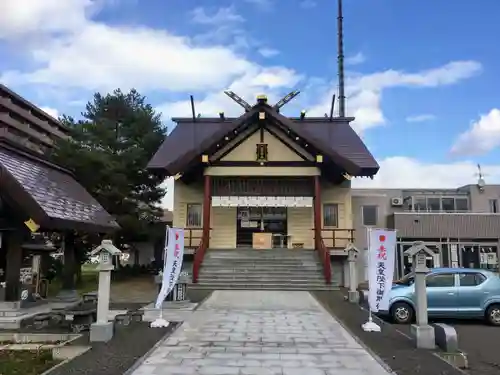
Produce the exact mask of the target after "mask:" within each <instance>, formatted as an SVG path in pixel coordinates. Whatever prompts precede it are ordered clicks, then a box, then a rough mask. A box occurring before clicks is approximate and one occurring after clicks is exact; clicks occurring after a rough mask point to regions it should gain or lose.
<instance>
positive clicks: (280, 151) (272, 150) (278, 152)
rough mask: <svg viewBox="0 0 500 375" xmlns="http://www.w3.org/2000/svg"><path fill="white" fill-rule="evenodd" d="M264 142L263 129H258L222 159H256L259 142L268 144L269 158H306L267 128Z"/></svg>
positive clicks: (300, 159)
mask: <svg viewBox="0 0 500 375" xmlns="http://www.w3.org/2000/svg"><path fill="white" fill-rule="evenodd" d="M262 141H263V142H261V131H260V130H257V131H256V132H255V133H253V134H251V135H250V136H248V137H247V138H246V139H245V140H244V141H243V142H241V143H240V144H239V145H238V146H236V147H234V148H233V149H232V150H231V151H229V153H228V154H226V155H225V156H223V157H222V158H220V159H219V160H220V161H255V160H256V151H257V144H259V143H265V144H267V149H268V156H267V160H268V161H270V162H273V161H293V162H296V161H304V158H303V157H302V156H300V155H298V154H297V152H296V151H295V150H293V149H292V148H291V147H289V146H288V145H285V144H284V143H283V142H282V141H280V140H279V139H278V138H276V137H275V136H274V135H273V134H271V133H269V132H268V131H267V130H264V131H263V139H262Z"/></svg>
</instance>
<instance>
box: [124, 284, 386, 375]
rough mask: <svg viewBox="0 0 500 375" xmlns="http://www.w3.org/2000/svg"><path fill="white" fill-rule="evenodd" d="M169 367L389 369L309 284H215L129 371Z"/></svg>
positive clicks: (376, 374)
mask: <svg viewBox="0 0 500 375" xmlns="http://www.w3.org/2000/svg"><path fill="white" fill-rule="evenodd" d="M152 329H153V328H152ZM171 374H172V375H174V374H183V375H192V374H197V375H198V374H199V375H368V374H370V375H387V374H388V372H387V371H386V370H385V369H384V368H383V367H382V366H381V365H380V364H379V363H378V362H377V361H376V360H375V359H374V358H373V357H371V355H370V354H368V353H367V352H366V350H365V349H363V348H362V347H361V346H360V345H359V344H358V343H357V342H356V340H355V339H354V338H353V337H352V336H351V335H350V334H349V333H347V331H345V330H344V329H343V328H342V327H341V325H340V324H339V323H338V322H337V321H336V320H335V319H333V318H332V317H331V316H330V315H329V314H328V313H327V312H326V310H324V309H323V307H322V306H321V305H320V304H319V303H318V302H317V301H316V300H315V299H314V298H313V297H312V296H311V295H310V294H309V293H308V292H295V291H289V292H281V291H216V292H214V293H213V294H212V296H211V297H210V298H209V299H208V300H207V301H206V302H205V303H204V304H203V305H202V306H200V308H199V309H198V310H197V311H196V312H195V313H194V314H193V315H191V317H190V318H189V320H188V321H186V322H185V323H184V324H183V325H182V326H181V327H180V328H179V329H178V330H177V331H176V332H175V333H174V334H173V335H172V336H170V337H169V338H168V339H167V340H165V341H164V342H162V343H161V344H160V346H159V347H158V348H157V349H155V350H154V351H153V353H152V354H151V355H150V356H149V357H148V358H147V359H146V360H145V361H144V362H143V363H142V364H141V365H140V366H139V367H138V368H137V369H136V371H134V372H133V375H171Z"/></svg>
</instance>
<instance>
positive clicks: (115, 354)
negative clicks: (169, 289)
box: [51, 323, 178, 375]
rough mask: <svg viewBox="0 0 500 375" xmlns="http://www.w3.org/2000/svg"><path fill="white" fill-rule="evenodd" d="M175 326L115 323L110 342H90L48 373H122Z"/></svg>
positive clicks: (117, 374)
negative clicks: (85, 350) (84, 351)
mask: <svg viewBox="0 0 500 375" xmlns="http://www.w3.org/2000/svg"><path fill="white" fill-rule="evenodd" d="M177 326H178V324H174V323H171V324H170V326H169V327H167V328H150V327H149V323H133V324H131V325H129V326H117V327H116V330H115V334H114V336H113V339H112V340H111V341H110V342H108V343H94V344H92V349H90V350H89V351H88V352H86V353H84V354H83V355H81V356H79V357H76V358H75V359H73V360H71V361H69V362H68V363H66V364H64V365H62V366H59V367H58V368H57V369H55V370H54V371H52V372H51V375H123V373H124V372H126V371H127V370H128V369H129V368H130V367H131V366H133V365H134V363H135V362H136V361H137V360H138V359H139V358H141V357H142V356H143V355H145V354H146V353H147V352H148V351H149V350H150V349H151V348H152V347H153V346H154V345H155V344H156V343H157V342H158V341H160V340H161V339H162V338H163V337H165V336H166V335H167V334H170V333H171V332H173V330H174V329H175V328H176V327H177Z"/></svg>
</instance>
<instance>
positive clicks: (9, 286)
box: [2, 230, 23, 302]
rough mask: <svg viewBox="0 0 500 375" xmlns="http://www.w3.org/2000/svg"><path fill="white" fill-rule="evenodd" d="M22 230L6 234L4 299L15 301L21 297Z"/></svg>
mask: <svg viewBox="0 0 500 375" xmlns="http://www.w3.org/2000/svg"><path fill="white" fill-rule="evenodd" d="M22 244H23V231H22V230H15V231H12V232H8V233H7V235H6V241H5V244H2V247H4V246H5V247H6V252H7V254H6V268H7V269H6V274H5V281H6V285H5V300H6V301H8V302H16V301H19V300H20V299H21V294H20V293H21V285H20V277H21V266H22V262H23V249H22Z"/></svg>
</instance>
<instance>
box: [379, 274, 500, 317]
mask: <svg viewBox="0 0 500 375" xmlns="http://www.w3.org/2000/svg"><path fill="white" fill-rule="evenodd" d="M414 279H415V275H414V274H412V273H410V274H408V275H406V276H405V277H404V278H403V279H401V280H398V281H395V282H394V284H393V287H392V290H391V293H390V302H389V311H380V312H379V315H385V316H388V317H390V318H392V320H393V321H394V322H395V323H398V324H408V323H411V322H412V321H413V320H414V318H415V297H416V296H415V285H414ZM426 284H427V304H428V310H427V311H428V312H429V318H457V319H469V318H471V319H478V318H479V319H485V320H486V322H487V323H489V324H491V325H495V326H500V277H499V276H498V275H497V274H495V273H493V272H490V271H487V270H483V269H473V268H434V269H432V270H431V271H430V272H429V273H428V274H427V275H426Z"/></svg>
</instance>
